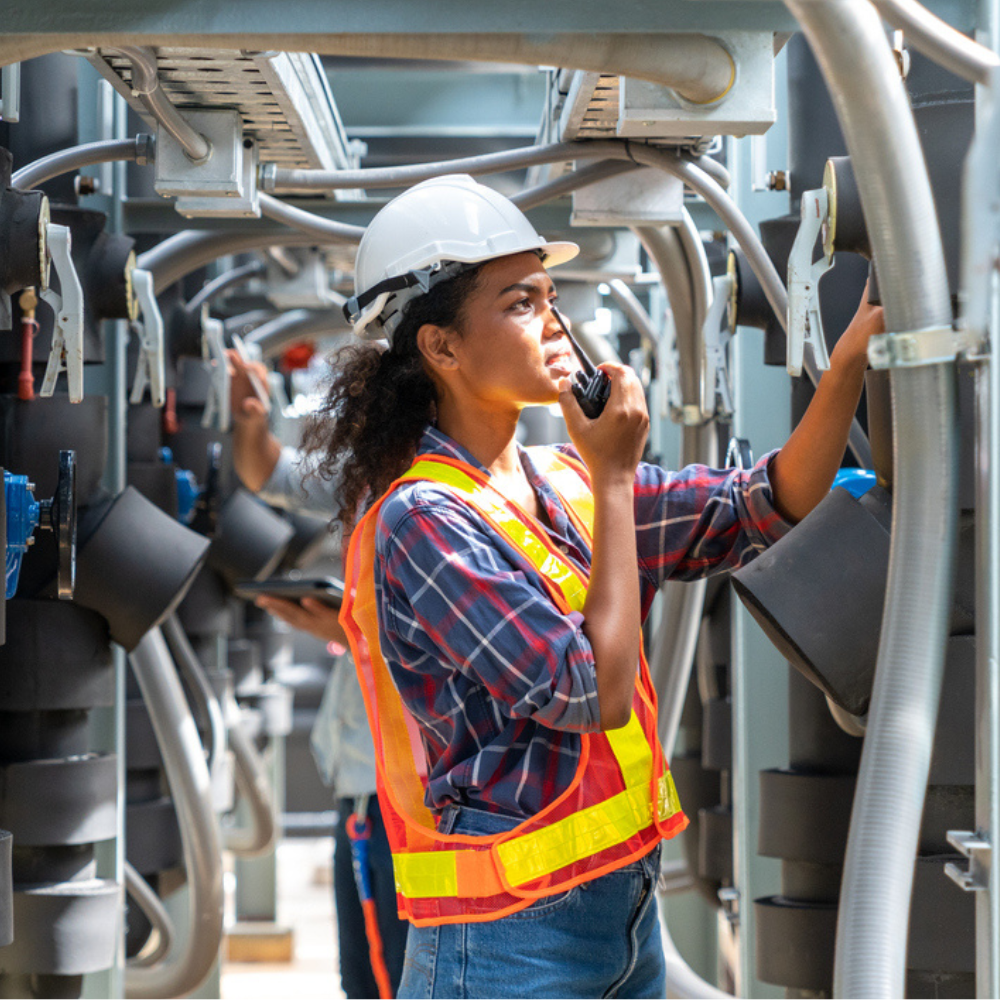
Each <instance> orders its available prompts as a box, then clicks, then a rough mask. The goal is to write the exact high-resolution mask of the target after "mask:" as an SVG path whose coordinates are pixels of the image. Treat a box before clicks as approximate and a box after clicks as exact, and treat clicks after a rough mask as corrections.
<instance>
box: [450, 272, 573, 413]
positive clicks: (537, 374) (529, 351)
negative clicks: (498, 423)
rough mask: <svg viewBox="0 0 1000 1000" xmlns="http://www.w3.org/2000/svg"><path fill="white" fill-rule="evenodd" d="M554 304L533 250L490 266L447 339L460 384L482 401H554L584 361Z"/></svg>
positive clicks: (549, 282)
mask: <svg viewBox="0 0 1000 1000" xmlns="http://www.w3.org/2000/svg"><path fill="white" fill-rule="evenodd" d="M555 301H556V290H555V286H554V285H553V284H552V280H551V279H550V278H549V275H548V272H547V271H546V270H545V268H544V267H543V266H542V263H541V261H540V260H539V259H538V257H537V256H536V255H535V254H533V253H520V254H515V255H513V256H510V257H500V258H498V259H497V260H493V261H489V262H488V263H487V264H484V265H483V267H482V269H481V270H480V272H479V280H478V281H477V283H476V285H475V288H474V289H473V291H472V292H471V293H470V295H469V297H468V299H466V302H465V305H464V307H463V309H462V315H461V323H460V328H459V329H458V330H456V331H454V332H453V335H452V336H450V337H449V346H450V350H451V352H452V354H453V356H454V359H455V368H454V369H453V371H452V373H451V374H452V375H453V376H454V377H455V379H457V381H458V384H460V385H461V386H462V388H463V389H464V390H465V391H468V392H470V393H471V394H472V395H473V396H474V397H475V398H476V399H477V400H479V401H481V402H482V403H484V404H491V403H499V404H519V405H531V404H546V403H554V402H556V401H557V399H558V397H559V392H560V391H561V390H562V389H565V388H567V387H568V385H569V382H570V376H571V375H572V373H573V372H575V371H576V370H577V369H578V368H579V364H578V362H577V360H576V356H575V355H574V353H573V349H572V347H571V346H570V343H569V340H567V338H566V336H565V335H564V334H563V332H562V328H561V327H560V326H559V323H558V322H557V321H556V318H555V316H554V315H553V313H552V310H551V308H550V306H551V305H552V304H553V303H554V302H555ZM449 381H451V379H450V378H449ZM453 384H454V382H453Z"/></svg>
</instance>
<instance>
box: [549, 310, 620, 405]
mask: <svg viewBox="0 0 1000 1000" xmlns="http://www.w3.org/2000/svg"><path fill="white" fill-rule="evenodd" d="M549 308H550V309H551V310H552V315H553V316H555V318H556V322H557V323H558V324H559V325H560V326H561V327H562V331H563V333H565V334H566V337H567V339H568V340H569V342H570V344H571V345H572V347H573V350H574V352H575V353H576V356H577V358H578V359H579V361H580V365H581V366H582V367H583V371H582V372H576V374H575V375H574V376H573V378H574V379H575V385H574V386H573V395H574V396H576V401H577V402H578V403H579V404H580V409H581V410H583V413H584V416H586V417H589V418H590V419H591V420H593V419H594V418H595V417H599V416H600V415H601V412H602V411H603V410H604V407H605V405H606V403H607V401H608V397H609V396H610V395H611V379H609V378H608V376H607V375H605V374H604V372H602V371H601V369H600V368H597V367H595V365H594V363H593V361H591V360H590V358H588V357H587V355H586V354H584V353H583V348H582V347H581V346H580V345H579V344H578V343H577V342H576V338H575V337H574V336H573V334H571V333H570V332H569V327H568V326H567V325H566V321H565V320H564V319H563V318H562V315H561V313H560V312H559V310H558V309H556V307H555V306H550V307H549Z"/></svg>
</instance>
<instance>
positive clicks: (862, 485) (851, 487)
mask: <svg viewBox="0 0 1000 1000" xmlns="http://www.w3.org/2000/svg"><path fill="white" fill-rule="evenodd" d="M877 481H878V480H877V477H876V476H875V473H874V472H870V471H869V470H868V469H841V470H840V471H839V472H838V473H837V474H836V475H835V476H834V477H833V485H834V486H842V487H843V488H844V489H845V490H847V492H848V493H850V494H851V496H852V497H861V496H864V495H865V494H866V493H867V492H868V491H869V490H870V489H871V488H872V487H873V486H874V485H875V484H876V482H877Z"/></svg>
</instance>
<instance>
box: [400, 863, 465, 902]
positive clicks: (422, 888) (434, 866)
mask: <svg viewBox="0 0 1000 1000" xmlns="http://www.w3.org/2000/svg"><path fill="white" fill-rule="evenodd" d="M392 867H393V871H394V872H395V875H396V892H398V893H401V894H402V895H403V896H406V898H407V899H426V898H428V897H430V896H457V895H458V851H419V852H417V853H400V854H393V856H392Z"/></svg>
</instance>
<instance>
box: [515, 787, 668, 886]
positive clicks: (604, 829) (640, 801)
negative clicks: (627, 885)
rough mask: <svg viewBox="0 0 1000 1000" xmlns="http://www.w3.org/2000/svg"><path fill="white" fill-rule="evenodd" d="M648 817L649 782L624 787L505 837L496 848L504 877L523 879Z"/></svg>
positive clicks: (593, 850) (629, 831)
mask: <svg viewBox="0 0 1000 1000" xmlns="http://www.w3.org/2000/svg"><path fill="white" fill-rule="evenodd" d="M652 822H653V806H652V804H651V803H650V801H649V786H648V785H644V786H642V787H640V788H627V789H626V790H625V791H624V792H619V793H618V794H617V795H614V796H612V797H611V798H610V799H605V800H604V801H603V802H598V803H597V805H593V806H588V807H587V808H586V809H581V810H580V811H579V812H575V813H572V814H571V815H569V816H566V817H565V818H564V819H560V820H557V821H556V822H555V823H552V824H550V825H549V826H545V827H542V829H541V830H536V831H535V832H534V833H528V834H525V835H524V836H523V837H517V838H516V839H514V840H508V841H505V842H504V843H502V844H500V846H499V847H498V848H497V853H498V854H499V855H500V860H501V861H502V862H503V866H504V872H505V874H506V876H507V881H508V882H510V883H511V885H523V884H524V883H526V882H530V881H531V880H532V879H536V878H541V877H542V876H543V875H549V874H551V873H552V872H554V871H558V870H559V869H560V868H565V867H566V866H567V865H571V864H573V862H575V861H580V860H581V859H582V858H589V857H590V856H591V855H592V854H597V853H598V851H603V850H605V849H606V848H608V847H614V846H615V845H616V844H621V843H623V842H624V841H626V840H628V839H629V837H633V836H635V835H636V834H637V833H640V832H641V831H642V830H645V829H646V828H647V827H648V826H649V825H650V824H651V823H652Z"/></svg>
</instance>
